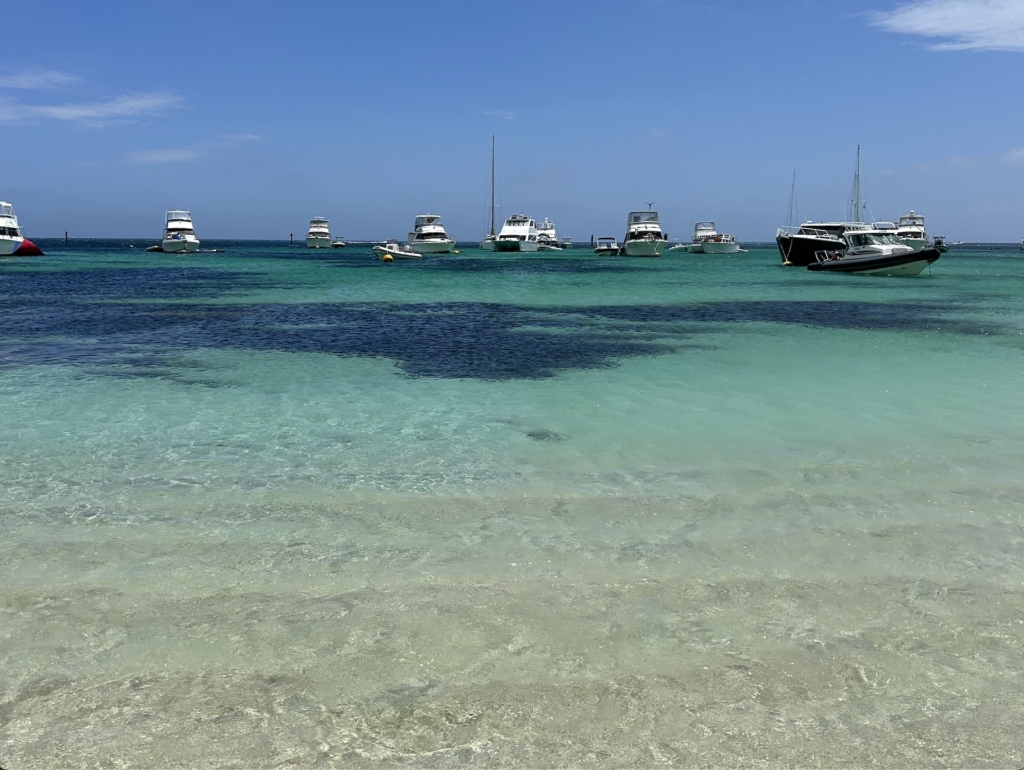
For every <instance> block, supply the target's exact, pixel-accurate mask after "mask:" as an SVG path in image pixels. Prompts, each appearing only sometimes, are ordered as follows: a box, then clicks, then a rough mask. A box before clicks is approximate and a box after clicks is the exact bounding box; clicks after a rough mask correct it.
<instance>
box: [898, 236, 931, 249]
mask: <svg viewBox="0 0 1024 770" xmlns="http://www.w3.org/2000/svg"><path fill="white" fill-rule="evenodd" d="M897 238H898V239H899V241H900V243H905V244H906V245H907V246H909V247H910V248H912V249H913V250H914V251H918V250H920V249H926V248H928V241H927V240H925V239H923V238H899V236H897Z"/></svg>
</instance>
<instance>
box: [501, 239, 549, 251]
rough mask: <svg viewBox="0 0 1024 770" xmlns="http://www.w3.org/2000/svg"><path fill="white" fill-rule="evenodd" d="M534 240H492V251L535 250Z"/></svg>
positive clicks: (535, 243)
mask: <svg viewBox="0 0 1024 770" xmlns="http://www.w3.org/2000/svg"><path fill="white" fill-rule="evenodd" d="M537 248H538V247H537V242H536V241H494V248H493V251H520V252H527V251H537Z"/></svg>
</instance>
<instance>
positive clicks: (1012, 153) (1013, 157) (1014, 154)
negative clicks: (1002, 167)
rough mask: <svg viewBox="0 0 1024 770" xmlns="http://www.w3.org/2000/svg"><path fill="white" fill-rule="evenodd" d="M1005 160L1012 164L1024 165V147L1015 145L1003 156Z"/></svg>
mask: <svg viewBox="0 0 1024 770" xmlns="http://www.w3.org/2000/svg"><path fill="white" fill-rule="evenodd" d="M1003 160H1004V161H1006V162H1007V163H1009V164H1010V165H1011V166H1024V147H1014V148H1013V149H1011V150H1009V151H1008V152H1007V153H1006V154H1005V155H1004V156H1003Z"/></svg>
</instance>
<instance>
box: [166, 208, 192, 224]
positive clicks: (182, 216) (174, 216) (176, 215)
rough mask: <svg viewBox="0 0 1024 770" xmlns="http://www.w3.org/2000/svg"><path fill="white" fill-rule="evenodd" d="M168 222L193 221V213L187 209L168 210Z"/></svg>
mask: <svg viewBox="0 0 1024 770" xmlns="http://www.w3.org/2000/svg"><path fill="white" fill-rule="evenodd" d="M167 221H168V222H191V221H192V215H191V214H189V213H188V212H187V211H168V212H167Z"/></svg>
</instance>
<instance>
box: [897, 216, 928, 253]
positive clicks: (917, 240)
mask: <svg viewBox="0 0 1024 770" xmlns="http://www.w3.org/2000/svg"><path fill="white" fill-rule="evenodd" d="M896 237H897V238H899V239H900V240H901V241H903V242H904V243H905V244H907V245H908V246H909V247H910V248H912V249H923V248H925V247H926V246H927V245H928V232H927V231H926V230H925V228H924V217H923V216H921V215H920V214H916V213H914V210H913V209H911V211H910V213H909V214H907V215H906V216H903V217H900V222H899V224H898V225H897V226H896Z"/></svg>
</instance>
